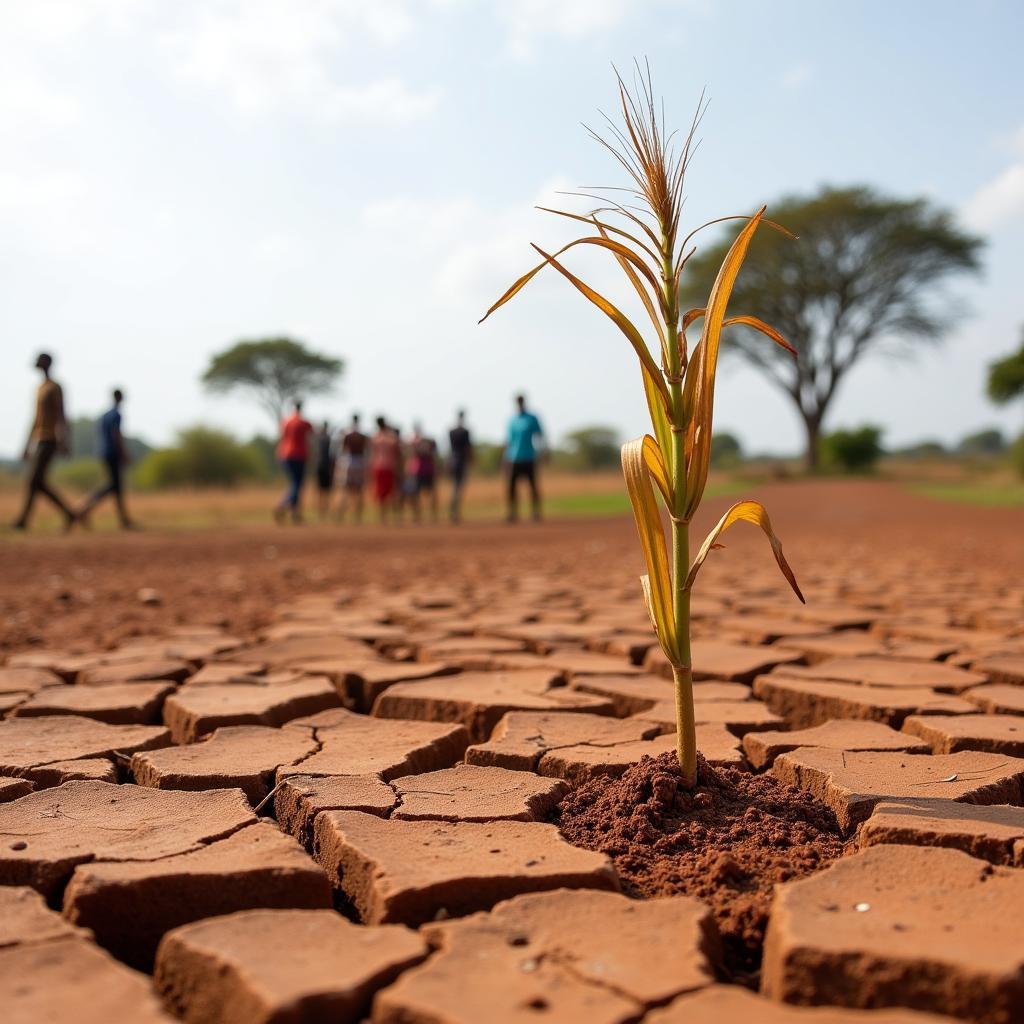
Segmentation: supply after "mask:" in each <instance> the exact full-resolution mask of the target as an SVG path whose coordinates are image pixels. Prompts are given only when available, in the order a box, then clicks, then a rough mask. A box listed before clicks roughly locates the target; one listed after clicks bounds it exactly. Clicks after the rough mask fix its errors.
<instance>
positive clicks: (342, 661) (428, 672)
mask: <svg viewBox="0 0 1024 1024" xmlns="http://www.w3.org/2000/svg"><path fill="white" fill-rule="evenodd" d="M296 667H297V668H300V669H302V670H303V671H304V672H312V673H314V674H317V675H325V676H328V677H329V678H330V679H331V680H332V682H333V683H334V685H335V686H336V687H337V689H338V691H339V693H341V694H342V696H343V697H345V698H346V700H347V701H348V702H349V703H350V704H351V705H352V706H353V707H355V708H357V709H358V710H359V711H363V712H366V713H368V712H369V711H370V708H372V707H373V702H374V701H375V700H376V699H377V698H378V697H379V696H380V695H381V694H382V693H383V692H384V691H385V690H386V689H387V688H388V687H389V686H391V685H393V684H394V683H403V682H412V681H415V680H417V679H430V678H432V677H433V676H447V675H451V674H452V673H454V672H456V671H458V668H457V666H455V665H452V664H450V663H448V662H441V661H421V662H415V661H391V660H390V659H388V658H381V657H376V656H374V654H373V652H372V651H369V650H366V651H364V652H363V654H362V656H361V657H359V658H353V657H348V658H313V659H310V660H309V661H302V662H299V663H298V664H297V666H296Z"/></svg>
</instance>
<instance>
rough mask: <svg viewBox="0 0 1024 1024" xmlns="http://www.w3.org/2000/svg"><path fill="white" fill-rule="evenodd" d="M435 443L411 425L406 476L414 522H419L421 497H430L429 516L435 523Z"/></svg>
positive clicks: (419, 428)
mask: <svg viewBox="0 0 1024 1024" xmlns="http://www.w3.org/2000/svg"><path fill="white" fill-rule="evenodd" d="M437 462H438V455H437V442H436V441H435V440H434V439H433V438H431V437H427V436H426V435H425V434H424V433H423V428H422V427H421V426H420V425H419V424H418V423H416V424H414V425H413V432H412V437H411V438H410V439H409V465H408V467H407V468H408V472H407V474H406V477H407V481H408V484H407V486H409V493H410V495H411V499H412V513H413V518H414V519H415V520H416V522H419V521H420V512H421V504H420V498H421V496H423V495H429V496H430V516H431V519H432V520H433V521H434V522H435V523H436V522H437Z"/></svg>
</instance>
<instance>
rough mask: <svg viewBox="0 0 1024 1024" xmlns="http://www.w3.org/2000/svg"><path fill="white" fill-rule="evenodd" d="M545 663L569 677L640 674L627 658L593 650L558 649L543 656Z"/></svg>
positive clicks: (641, 673)
mask: <svg viewBox="0 0 1024 1024" xmlns="http://www.w3.org/2000/svg"><path fill="white" fill-rule="evenodd" d="M544 662H545V663H546V664H550V666H551V667H552V668H553V669H555V670H557V671H559V672H564V673H565V675H566V676H567V677H568V678H569V679H585V678H589V677H591V676H598V677H600V676H640V675H643V671H642V669H640V668H638V667H637V666H635V665H634V664H633V663H632V662H631V661H629V659H628V658H623V657H616V656H614V655H612V654H598V653H595V652H594V651H583V650H574V651H573V650H558V651H552V652H551V653H550V654H549V655H547V656H546V657H545V658H544Z"/></svg>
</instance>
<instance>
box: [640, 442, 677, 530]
mask: <svg viewBox="0 0 1024 1024" xmlns="http://www.w3.org/2000/svg"><path fill="white" fill-rule="evenodd" d="M642 440H643V446H644V465H645V466H646V467H647V472H648V473H650V474H651V479H652V480H653V481H654V482H655V483H656V484H657V485H658V490H659V491H661V496H662V498H664V499H665V507H666V508H667V509H668V510H669V512H671V511H672V480H671V478H670V477H669V475H668V465H667V463H666V461H665V458H664V456H663V454H662V450H661V447H660V446H659V445H658V442H657V441H655V440H654V438H653V437H651V435H650V434H644V436H643V438H642Z"/></svg>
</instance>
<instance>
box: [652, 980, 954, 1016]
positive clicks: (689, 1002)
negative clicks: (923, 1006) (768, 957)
mask: <svg viewBox="0 0 1024 1024" xmlns="http://www.w3.org/2000/svg"><path fill="white" fill-rule="evenodd" d="M740 1021H749V1022H750V1024H942V1022H945V1024H952V1021H953V1018H952V1017H939V1016H936V1015H935V1014H933V1013H919V1012H918V1011H917V1010H847V1009H842V1008H840V1007H837V1006H790V1005H788V1004H787V1003H773V1002H772V1001H771V1000H769V999H765V998H764V997H763V996H757V995H755V994H754V993H753V992H750V991H748V990H747V989H745V988H741V987H740V986H739V985H709V986H708V987H707V988H702V989H699V990H698V991H696V992H691V993H689V994H687V995H685V996H680V997H679V998H678V999H676V1000H673V1002H671V1003H670V1004H669V1005H668V1006H666V1007H665V1008H664V1009H662V1010H655V1011H653V1012H652V1013H649V1014H648V1015H647V1016H646V1017H644V1024H738V1022H740Z"/></svg>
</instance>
